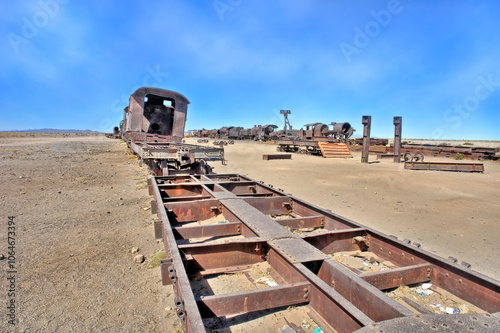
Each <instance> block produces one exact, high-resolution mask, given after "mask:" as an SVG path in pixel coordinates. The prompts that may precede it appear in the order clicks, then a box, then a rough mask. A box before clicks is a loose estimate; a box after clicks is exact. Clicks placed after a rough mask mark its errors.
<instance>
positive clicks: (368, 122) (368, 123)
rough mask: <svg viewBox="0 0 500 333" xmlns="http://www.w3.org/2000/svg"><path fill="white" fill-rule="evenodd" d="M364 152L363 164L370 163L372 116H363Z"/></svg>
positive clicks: (362, 156)
mask: <svg viewBox="0 0 500 333" xmlns="http://www.w3.org/2000/svg"><path fill="white" fill-rule="evenodd" d="M361 123H362V124H363V151H362V153H361V163H368V157H369V155H370V130H371V127H372V116H363V118H362V119H361Z"/></svg>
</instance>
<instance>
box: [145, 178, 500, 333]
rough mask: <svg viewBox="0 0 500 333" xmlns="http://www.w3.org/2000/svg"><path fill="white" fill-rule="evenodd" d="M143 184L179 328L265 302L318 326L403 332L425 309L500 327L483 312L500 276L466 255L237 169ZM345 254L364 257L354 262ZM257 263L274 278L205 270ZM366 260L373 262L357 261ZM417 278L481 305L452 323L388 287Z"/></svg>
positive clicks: (194, 328)
mask: <svg viewBox="0 0 500 333" xmlns="http://www.w3.org/2000/svg"><path fill="white" fill-rule="evenodd" d="M148 184H149V192H150V194H152V195H153V196H154V204H153V205H154V206H155V209H154V211H155V212H156V214H157V215H158V218H159V223H157V224H156V225H155V229H156V230H157V231H159V234H161V237H162V238H163V242H164V245H165V251H166V253H167V259H166V260H164V261H162V264H161V271H162V280H163V282H164V283H165V284H172V285H173V288H174V291H175V293H176V299H175V308H176V312H177V316H178V317H179V318H180V320H181V323H182V325H183V329H184V331H185V332H208V331H210V329H209V328H208V326H207V321H209V320H210V318H218V319H219V320H220V323H221V325H228V326H230V325H231V322H230V321H224V318H226V317H227V316H238V317H239V318H240V320H243V319H244V317H242V316H241V315H242V314H245V313H251V312H255V311H266V312H263V313H262V314H261V315H264V314H266V313H271V311H279V310H280V309H282V307H284V306H285V307H286V306H296V307H306V308H307V309H308V310H309V314H310V316H311V318H313V319H314V320H315V321H316V322H317V323H321V328H322V329H323V331H324V332H354V331H357V330H360V332H372V331H373V329H372V328H374V327H380V329H383V330H384V332H401V331H408V332H411V331H412V330H410V329H409V328H410V327H414V325H418V324H419V323H420V322H422V320H426V319H428V321H427V322H428V323H432V325H435V327H439V328H441V326H442V327H445V325H452V324H453V325H455V324H456V323H458V322H459V321H461V320H462V321H463V322H466V323H467V325H466V326H464V327H466V329H469V327H472V328H473V329H476V330H478V329H480V328H484V327H485V326H484V325H485V324H487V325H489V326H488V327H489V329H491V330H492V331H500V324H499V320H498V318H497V319H495V320H490V318H492V316H491V315H490V314H493V313H496V312H499V311H500V283H499V282H498V281H496V280H494V279H491V278H489V277H486V276H484V275H481V274H479V273H476V272H474V271H472V270H471V269H470V268H469V267H470V265H458V264H457V263H456V262H455V261H445V260H444V259H442V258H440V257H438V256H436V255H434V254H432V253H429V252H427V251H424V250H422V249H420V246H419V244H417V243H413V245H412V244H411V241H409V240H406V239H405V240H404V241H400V240H398V239H396V238H394V237H391V236H387V235H385V234H383V233H381V232H379V231H376V230H374V229H371V228H368V227H366V226H363V225H361V224H359V223H357V222H354V221H352V220H349V219H346V218H344V217H342V216H339V215H337V214H335V213H333V212H331V211H327V210H324V209H321V208H319V207H316V206H314V205H312V204H309V203H307V202H305V201H303V200H301V199H298V198H296V197H294V196H291V195H288V194H285V193H283V192H282V191H280V190H277V189H274V188H273V187H272V186H270V185H264V184H263V183H260V182H257V181H255V180H253V179H250V178H248V177H245V176H242V175H238V174H223V175H217V174H210V175H191V176H189V175H184V176H159V177H154V178H151V179H150V180H149V182H148ZM211 221H212V222H211ZM343 258H351V259H356V258H357V260H365V261H364V263H365V264H364V265H361V267H358V268H355V266H350V265H349V264H348V263H347V262H348V261H347V260H344V259H343ZM360 258H364V259H360ZM368 258H369V260H368ZM262 263H266V264H268V265H269V270H268V275H266V276H269V277H272V278H273V280H274V281H275V284H273V285H272V286H269V287H266V288H258V287H257V286H255V288H254V289H252V290H247V289H245V288H242V289H241V290H237V291H234V290H235V289H234V288H235V286H234V285H231V288H233V289H232V291H231V292H227V291H224V290H218V291H214V290H213V289H212V288H210V281H211V280H210V278H213V277H217V276H229V275H231V276H233V275H232V274H235V273H241V274H243V276H244V274H245V272H247V270H250V269H252V267H254V266H255V265H260V264H262ZM370 265H372V266H374V267H375V266H376V267H375V268H377V269H375V268H373V269H371V270H368V271H365V270H364V268H365V267H368V266H370ZM422 283H431V284H432V286H433V287H432V290H434V292H436V293H438V292H441V291H442V292H443V293H446V295H448V296H449V297H452V296H453V297H454V298H456V299H457V300H458V301H459V302H462V303H463V304H467V306H468V308H470V309H476V310H477V311H476V312H477V313H479V314H477V315H474V316H476V317H473V316H470V315H463V314H455V315H452V317H453V320H454V321H455V322H453V323H452V322H451V321H450V320H451V319H450V318H451V317H443V316H441V315H429V314H424V313H427V312H428V311H429V310H431V309H432V307H429V305H426V304H423V305H422V304H421V305H418V304H417V305H415V302H416V301H415V300H417V298H416V299H415V300H410V302H408V303H406V302H405V301H404V299H405V297H403V298H401V299H398V300H396V299H393V298H391V297H389V296H390V293H388V291H390V290H394V288H400V287H401V286H413V285H420V284H422ZM196 284H201V285H203V286H205V288H195V287H194V286H195V285H196ZM207 286H208V288H207ZM422 286H423V285H422ZM451 294H452V296H450V295H451ZM388 295H389V296H388ZM408 299H409V298H408ZM422 307H425V309H426V310H425V311H424V310H423V309H422ZM419 309H420V310H419ZM464 309H467V307H465V308H464ZM447 311H448V310H447ZM274 313H276V312H274ZM448 316H450V315H448ZM474 318H476V319H474ZM412 325H413V326H412ZM432 325H431V326H432ZM440 325H441V326H440ZM402 327H405V328H404V329H402ZM422 327H426V326H423V325H422ZM453 327H454V326H453ZM217 328H219V329H224V328H228V327H227V326H224V327H217ZM229 329H230V327H229ZM432 329H433V328H432ZM464 330H465V328H464ZM459 331H460V330H459Z"/></svg>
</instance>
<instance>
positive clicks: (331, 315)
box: [294, 263, 374, 332]
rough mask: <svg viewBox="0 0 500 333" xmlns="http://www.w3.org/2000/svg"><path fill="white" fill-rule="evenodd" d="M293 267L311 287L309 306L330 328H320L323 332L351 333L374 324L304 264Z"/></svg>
mask: <svg viewBox="0 0 500 333" xmlns="http://www.w3.org/2000/svg"><path fill="white" fill-rule="evenodd" d="M294 267H295V268H296V269H297V270H298V271H299V272H300V273H301V274H302V275H303V276H304V277H305V278H306V279H307V281H309V282H310V283H311V285H312V288H311V301H310V302H309V305H310V306H311V307H312V308H313V309H314V311H315V312H316V313H317V314H318V315H319V316H320V317H321V318H322V319H323V322H324V323H327V324H328V325H329V326H330V328H331V329H330V330H329V329H328V328H325V327H322V328H323V330H324V331H325V332H328V331H333V330H335V331H336V332H353V331H356V330H357V329H359V328H361V327H363V326H367V325H370V324H373V323H374V321H373V320H372V319H371V318H369V317H368V316H367V315H366V314H365V313H363V312H362V311H361V310H360V309H358V308H357V307H356V306H354V305H353V304H352V303H351V302H349V301H348V300H347V299H346V298H345V297H344V296H342V295H341V294H340V293H339V292H338V291H336V290H335V289H334V288H332V286H331V285H330V284H328V283H326V282H325V281H324V280H322V279H321V278H319V277H318V276H317V275H316V274H315V273H314V272H312V271H311V270H310V269H309V268H307V267H306V266H305V265H304V264H302V263H298V264H295V265H294Z"/></svg>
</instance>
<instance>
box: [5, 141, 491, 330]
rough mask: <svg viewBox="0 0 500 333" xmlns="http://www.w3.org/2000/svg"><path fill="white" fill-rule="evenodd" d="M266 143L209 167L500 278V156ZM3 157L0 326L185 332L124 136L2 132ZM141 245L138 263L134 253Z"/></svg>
mask: <svg viewBox="0 0 500 333" xmlns="http://www.w3.org/2000/svg"><path fill="white" fill-rule="evenodd" d="M187 142H188V143H196V139H195V138H188V139H187ZM209 144H211V143H209ZM266 153H276V146H275V145H273V144H268V143H258V142H250V141H236V142H235V144H234V145H228V146H226V150H225V155H226V160H227V161H226V165H222V164H221V163H220V162H213V163H212V165H213V166H214V172H216V173H241V174H244V175H248V176H249V177H251V178H253V179H256V180H261V181H264V182H265V183H269V184H272V185H273V186H274V187H277V188H282V189H283V190H284V191H285V192H287V193H292V194H293V195H295V196H297V197H299V198H302V199H305V200H307V201H309V202H311V203H313V204H315V205H317V206H320V207H323V208H326V209H330V210H332V211H333V212H335V213H338V214H340V215H342V216H345V217H347V218H350V219H352V220H354V221H356V222H359V223H362V224H364V225H366V226H368V227H371V228H374V229H377V230H380V231H382V232H384V233H386V234H390V235H395V236H397V237H398V238H400V239H404V238H408V239H411V240H412V241H414V242H418V243H420V244H421V246H422V249H424V250H427V251H430V252H432V253H435V254H437V255H439V256H441V257H444V258H447V257H448V256H453V257H455V258H458V259H459V261H460V262H461V261H466V262H468V263H470V264H471V265H472V269H473V270H475V271H477V272H479V273H481V274H484V275H487V276H489V277H491V278H495V279H500V259H499V256H498V249H499V248H498V246H497V245H496V241H497V239H499V237H500V227H499V225H498V216H499V212H500V209H499V208H500V204H499V202H500V186H499V185H500V180H499V179H500V177H499V176H500V162H496V161H484V162H483V163H484V164H485V172H484V173H454V172H438V171H410V170H404V169H403V165H402V164H396V163H393V162H392V161H390V160H381V161H377V160H376V158H375V156H370V163H368V164H362V163H361V157H360V153H359V152H353V158H352V159H324V158H322V157H318V156H309V155H301V154H293V156H292V159H291V160H272V161H264V160H262V154H266ZM0 160H1V163H2V164H1V165H2V168H1V169H0V183H1V187H0V197H1V199H2V205H1V210H0V212H1V216H0V220H1V223H0V253H1V254H7V252H8V249H7V247H8V244H7V242H8V239H7V230H8V222H9V216H14V217H15V218H14V221H15V227H16V229H15V232H16V235H15V250H16V259H15V269H16V273H15V275H16V280H15V297H14V298H15V302H16V325H11V324H9V323H8V322H7V320H6V319H5V318H6V316H4V313H5V311H6V309H5V308H4V307H3V308H2V310H1V311H0V313H2V319H1V321H0V332H178V331H181V328H180V325H179V322H178V320H177V319H176V318H177V317H176V315H175V310H174V309H173V298H174V293H173V291H172V288H171V287H170V286H167V287H164V286H162V285H161V281H160V271H159V268H158V267H157V265H155V257H156V255H157V254H158V253H161V251H162V244H161V243H159V242H158V241H156V240H154V237H153V227H152V222H153V221H154V219H155V216H154V215H152V214H151V213H150V211H149V207H150V205H149V202H150V200H151V198H150V197H149V196H148V193H147V188H146V177H147V175H148V171H147V169H146V168H145V167H144V166H139V163H138V160H137V158H136V157H135V156H133V155H130V154H129V153H128V151H127V147H126V145H125V144H124V143H123V142H121V141H120V140H114V139H107V138H105V137H104V136H101V135H65V134H62V135H33V134H26V135H21V136H12V135H10V134H3V135H1V136H0ZM426 160H439V159H436V158H428V157H426ZM446 161H447V160H446ZM134 248H138V253H132V252H135V251H132V250H133V249H134ZM134 250H135V249H134ZM138 254H139V255H144V257H145V260H144V262H143V263H136V262H134V261H133V259H134V257H135V256H137V255H138ZM9 274H10V273H8V267H7V260H1V261H0V280H1V281H2V283H1V284H0V301H1V303H2V304H6V302H7V300H8V299H12V297H11V296H8V289H9V285H8V283H7V282H8V280H7V278H8V277H9V276H10V275H9ZM5 281H7V282H5Z"/></svg>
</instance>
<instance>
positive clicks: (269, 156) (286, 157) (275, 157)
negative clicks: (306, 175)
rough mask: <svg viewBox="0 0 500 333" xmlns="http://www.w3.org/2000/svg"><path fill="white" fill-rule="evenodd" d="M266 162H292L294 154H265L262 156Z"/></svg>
mask: <svg viewBox="0 0 500 333" xmlns="http://www.w3.org/2000/svg"><path fill="white" fill-rule="evenodd" d="M262 159H263V160H264V161H269V160H291V159H292V154H264V155H262Z"/></svg>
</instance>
